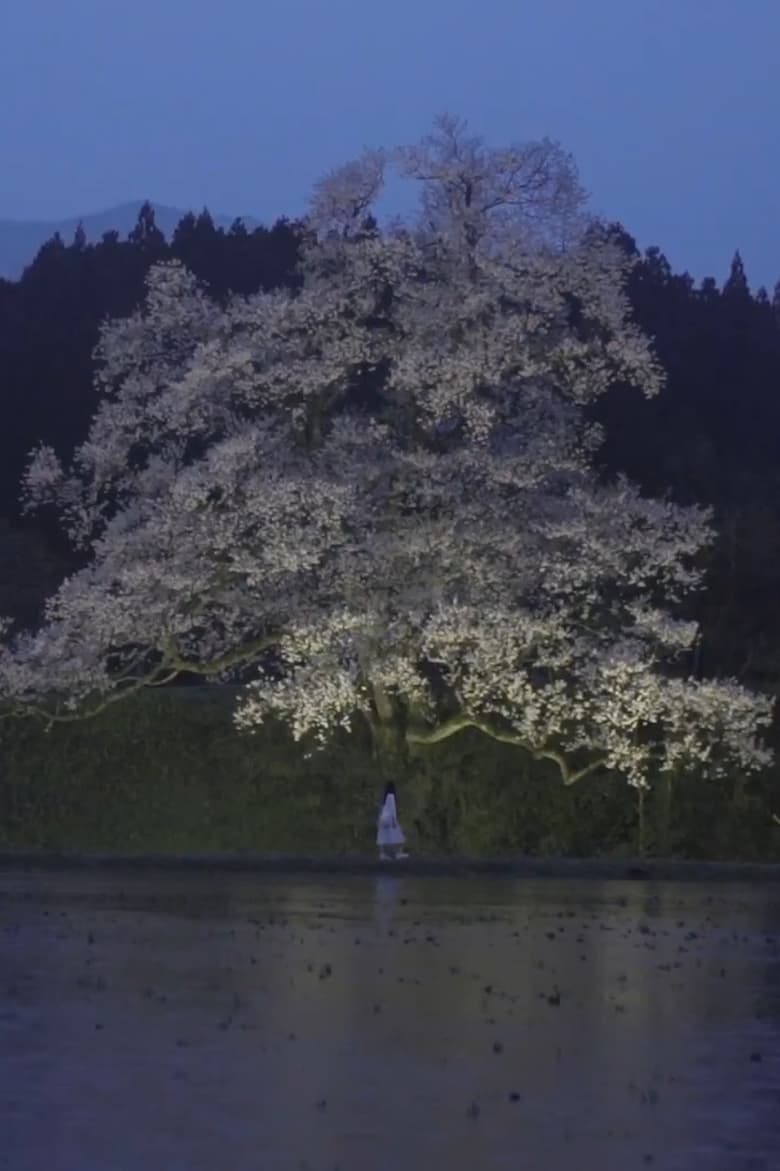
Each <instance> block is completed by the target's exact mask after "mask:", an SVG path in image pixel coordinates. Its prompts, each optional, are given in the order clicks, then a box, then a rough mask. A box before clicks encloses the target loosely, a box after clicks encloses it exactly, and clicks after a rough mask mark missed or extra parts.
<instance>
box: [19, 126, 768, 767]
mask: <svg viewBox="0 0 780 1171" xmlns="http://www.w3.org/2000/svg"><path fill="white" fill-rule="evenodd" d="M389 166H395V167H397V168H398V169H399V170H400V172H401V174H402V175H403V176H404V177H405V178H406V179H407V180H408V181H409V182H412V183H416V184H417V186H418V188H419V192H420V199H419V216H418V217H417V218H416V219H413V220H411V221H409V222H396V223H391V224H390V225H389V226H387V227H385V228H384V229H382V230H380V229H379V228H378V227H377V224H376V220H375V219H374V218H373V216H372V212H373V210H374V208H375V204H376V201H377V199H378V198H379V196H380V195H381V192H382V187H383V181H384V175H385V171H386V169H387V167H389ZM308 229H309V240H308V244H307V247H306V250H305V259H304V262H303V271H302V274H301V276H302V280H301V286H300V288H299V289H298V290H296V291H294V292H290V291H287V290H285V291H279V292H271V293H259V294H257V295H255V296H251V297H235V298H233V299H231V300H230V301H229V302H228V303H227V304H226V305H218V304H217V303H216V302H214V301H213V300H212V299H210V298H209V296H208V295H207V294H206V292H205V291H204V290H203V289H202V288H200V287H199V285H198V283H197V281H196V280H195V279H194V278H193V276H192V275H191V274H190V273H188V272H187V271H186V270H185V269H184V268H182V267H181V266H180V265H178V264H176V263H168V264H163V265H159V266H157V267H155V268H153V269H152V270H151V272H150V274H149V278H148V282H147V294H146V299H145V302H144V304H143V305H142V306H141V307H140V308H139V309H138V311H137V312H135V313H134V314H133V315H132V316H130V317H129V318H127V319H125V320H120V321H112V322H109V323H107V324H106V325H105V327H104V328H103V330H102V334H101V338H100V342H99V345H98V348H97V353H96V366H97V373H96V389H97V391H98V393H99V405H98V408H97V410H96V413H95V416H94V419H93V422H92V425H91V428H90V431H89V434H88V436H87V438H86V440H85V442H84V443H83V444H82V445H81V446H80V447H79V448H78V449H77V451H76V452H75V453H74V455H73V457H72V459H71V461H70V462H69V464H68V465H67V466H63V464H62V463H61V462H60V460H59V459H58V458H57V456H56V455H55V453H54V452H53V451H51V450H50V449H47V448H41V449H39V450H38V451H37V452H36V453H34V455H33V457H32V459H31V463H30V466H29V471H28V473H27V476H26V480H25V486H24V492H25V499H26V503H27V507H30V508H33V507H40V506H44V505H50V504H53V505H54V506H56V508H57V509H58V510H59V514H60V516H61V519H62V524H63V526H64V528H65V530H66V532H67V534H68V535H69V537H70V538H71V540H72V541H73V542H74V544H75V545H76V546H77V547H78V548H80V549H81V550H82V551H83V554H84V558H85V567H84V568H83V569H81V570H80V571H78V572H77V573H75V574H74V575H73V576H72V577H70V578H69V579H68V580H67V581H65V582H64V583H63V584H62V586H61V588H60V589H59V591H58V592H57V593H56V594H55V595H54V596H53V597H52V599H51V600H50V602H49V604H48V607H47V612H46V618H45V622H44V623H43V624H42V626H41V628H40V629H38V630H36V631H32V632H27V633H22V634H17V635H15V636H13V637H10V638H9V639H7V642H6V645H5V648H4V650H3V651H2V655H0V694H2V695H3V696H4V699H5V704H6V710H7V711H8V712H13V713H16V714H19V713H37V714H41V715H43V716H44V718H49V719H67V718H76V717H79V716H80V715H82V714H83V713H84V712H85V711H89V710H94V708H95V707H96V706H101V705H104V704H105V703H107V702H112V701H114V700H116V699H120V698H121V697H123V696H124V695H126V694H127V693H128V692H129V691H132V690H134V689H137V688H139V687H141V686H153V685H159V684H161V683H164V682H166V681H167V680H170V679H172V678H175V677H176V676H177V675H178V674H180V673H182V672H190V673H192V672H194V673H197V674H200V675H203V676H205V677H207V678H213V679H227V678H231V677H235V675H236V673H239V675H240V678H241V679H242V680H243V681H247V686H246V689H245V692H244V696H243V699H242V700H241V701H240V703H239V706H238V709H237V712H236V721H237V724H238V725H239V726H240V727H241V728H243V729H249V730H252V729H254V728H256V727H257V726H258V725H260V724H262V723H263V722H264V721H266V720H268V719H269V718H277V719H281V720H283V721H285V722H286V723H287V724H288V725H289V726H290V728H291V729H292V731H293V733H294V735H295V736H296V738H299V739H302V740H313V741H315V742H316V741H318V740H319V741H324V740H325V739H326V738H327V737H328V736H329V735H331V733H332V732H333V731H334V729H336V728H351V727H352V726H353V724H354V722H355V721H356V720H365V721H366V722H367V724H368V725H369V727H370V729H371V731H372V734H373V738H374V744H375V746H376V751H377V754H378V756H379V758H380V759H381V760H382V761H383V762H385V764H386V766H387V767H388V769H390V770H392V769H397V768H399V767H401V758H402V756H403V753H404V751H405V750H406V748H407V747H408V746H409V745H411V744H422V743H435V742H438V741H441V740H443V739H445V738H447V737H449V736H452V735H455V734H457V733H458V732H460V731H461V730H463V729H465V728H474V729H477V730H479V731H480V732H481V733H483V734H484V735H486V736H490V737H494V738H496V739H498V740H502V741H506V742H508V743H511V744H515V745H517V746H518V747H519V748H522V749H525V750H526V751H528V752H531V753H533V754H534V755H535V756H536V757H540V758H549V759H550V760H552V761H554V762H555V763H556V764H557V766H558V767H559V769H560V772H561V775H562V777H563V779H564V781H565V782H567V783H572V782H574V781H576V780H577V779H578V778H581V777H584V776H586V775H587V774H588V773H590V772H593V771H594V770H596V769H598V768H602V767H606V768H609V769H612V770H616V771H618V772H620V773H622V774H623V775H624V776H625V777H626V778H627V780H628V781H629V782H630V783H631V784H633V785H636V786H638V787H640V788H641V787H643V786H644V785H646V784H647V783H649V781H650V780H651V779H652V777H653V776H654V775H656V774H657V773H658V772H659V771H662V770H672V771H678V770H681V769H683V768H685V767H690V766H695V767H697V768H703V769H705V770H709V771H710V772H711V773H713V774H714V773H718V772H722V771H725V770H729V769H732V768H735V767H736V768H740V769H755V768H760V767H762V766H764V765H765V764H767V763H768V761H769V753H768V751H767V750H766V749H765V748H764V747H763V746H762V743H761V740H760V733H761V729H762V728H763V727H765V726H766V725H767V724H768V723H769V721H770V718H771V706H770V703H769V701H768V700H766V699H765V698H762V697H759V696H756V695H752V694H750V693H748V692H747V691H745V690H743V689H742V688H741V687H740V686H739V685H738V684H737V683H736V682H735V681H732V680H720V681H718V680H709V679H707V680H701V679H694V678H692V677H690V674H689V673H688V664H689V661H690V657H689V652H690V649H691V647H692V645H693V643H694V641H695V639H696V636H697V631H696V626H695V624H693V623H692V622H690V621H687V620H686V619H685V603H686V599H687V598H688V597H689V595H690V594H691V592H692V591H695V590H697V589H699V588H701V584H702V583H701V564H702V559H701V553H702V550H703V549H704V548H705V547H706V545H707V543H708V541H709V540H710V539H711V535H712V534H711V529H710V518H709V516H708V515H707V514H706V513H705V512H704V511H703V510H701V509H698V508H682V507H679V506H677V505H674V504H672V503H670V502H668V501H658V500H650V499H645V498H643V497H642V496H641V495H640V493H639V492H638V491H637V489H635V488H634V487H633V486H632V485H631V484H629V483H627V482H625V481H622V480H621V481H619V482H615V483H605V482H603V480H601V479H600V478H599V476H598V475H597V473H596V471H595V469H594V453H595V451H596V449H597V447H598V443H599V439H600V436H599V433H598V430H597V429H596V428H594V427H593V426H592V425H590V424H589V423H588V420H587V414H586V410H585V408H586V406H587V404H589V403H591V402H592V401H593V400H594V399H596V398H597V397H598V396H599V395H600V394H602V393H603V392H604V391H605V390H606V389H607V388H609V387H611V386H613V385H615V384H616V383H620V384H624V385H625V386H626V393H630V392H631V390H630V388H631V387H634V388H638V389H639V390H640V391H642V392H644V393H645V394H648V395H650V394H655V393H656V392H657V391H658V390H659V388H660V385H661V372H660V370H659V369H658V366H657V364H656V361H655V359H654V356H653V353H652V349H651V346H650V344H649V342H648V339H646V338H645V337H644V336H642V334H641V333H640V332H639V331H638V330H637V328H636V327H635V326H634V325H633V324H632V322H631V318H630V313H629V308H628V304H627V301H626V298H625V295H624V292H623V286H624V281H625V276H626V268H625V266H626V263H627V261H626V259H625V256H624V255H622V254H620V253H619V252H617V251H616V250H614V249H613V248H611V247H610V245H609V243H608V242H605V240H604V239H603V237H602V236H601V235H600V234H599V233H598V232H597V231H594V230H592V228H591V226H590V225H589V222H588V218H587V215H586V213H585V202H584V195H583V192H582V189H581V187H580V184H579V181H578V178H577V173H576V169H575V167H574V164H573V162H572V160H571V159H570V158H569V156H568V155H566V154H565V153H564V152H563V151H562V150H561V148H560V147H559V146H558V145H557V144H555V143H552V142H549V141H546V140H545V141H542V142H533V143H529V144H523V145H520V146H513V147H510V148H508V149H501V150H498V149H492V148H490V147H488V146H486V145H485V144H484V143H483V142H482V141H481V140H480V139H478V138H476V137H474V136H472V135H470V133H469V131H468V129H467V127H466V126H465V125H464V124H463V123H460V122H458V121H457V120H455V119H452V118H442V119H439V120H438V122H437V123H436V125H435V127H434V131H433V133H432V134H431V135H430V136H429V137H427V138H426V139H424V140H423V141H422V142H421V143H420V144H418V145H417V146H415V147H412V148H406V149H403V150H399V151H396V152H391V153H389V154H385V153H382V152H377V151H370V152H366V153H365V155H364V156H363V157H362V158H360V159H358V160H357V161H355V162H353V163H351V164H349V165H348V166H346V167H343V168H341V169H339V170H336V171H334V172H333V173H332V174H330V175H328V176H326V177H325V179H323V180H322V182H321V183H320V184H319V185H318V186H317V188H316V189H315V192H314V195H313V197H312V201H311V206H310V215H309V221H308Z"/></svg>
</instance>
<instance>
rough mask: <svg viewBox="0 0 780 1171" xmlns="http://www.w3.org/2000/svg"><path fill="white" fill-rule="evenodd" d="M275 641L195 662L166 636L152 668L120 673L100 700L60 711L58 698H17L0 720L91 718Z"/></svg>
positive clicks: (216, 670) (247, 657) (222, 667)
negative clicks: (48, 703)
mask: <svg viewBox="0 0 780 1171" xmlns="http://www.w3.org/2000/svg"><path fill="white" fill-rule="evenodd" d="M278 641H279V635H278V634H276V635H264V636H263V637H262V638H258V639H255V640H253V641H252V642H250V643H247V644H246V645H245V646H242V647H239V648H238V649H236V650H235V651H231V652H229V653H228V654H224V655H221V656H220V657H219V658H216V659H212V660H211V661H210V662H208V663H197V662H193V661H191V660H189V659H187V658H185V657H184V656H183V655H182V654H181V653H180V652H179V651H178V648H177V647H176V644H175V642H174V641H173V640H169V641H168V642H166V643H165V644H164V647H163V652H162V654H163V657H162V660H161V662H159V663H158V664H157V665H156V666H155V667H154V668H153V669H152V670H150V671H148V672H146V674H144V675H137V676H133V675H123V676H119V677H117V678H115V679H113V680H112V687H113V690H111V691H109V692H108V693H106V694H104V695H102V696H101V697H100V699H99V700H95V701H93V702H91V703H87V704H85V705H84V706H83V707H78V708H75V709H74V710H72V711H70V710H68V711H63V709H62V706H61V704H60V703H59V702H58V703H55V704H54V705H53V707H51V708H47V707H42V706H41V705H40V704H38V703H32V702H31V703H25V702H19V703H15V704H13V705H12V706H11V707H10V708H9V709H7V710H6V711H4V712H0V720H3V719H14V718H16V719H23V718H25V717H34V718H36V719H39V720H41V721H42V722H43V723H44V724H46V725H47V727H51V726H52V725H53V724H73V723H75V722H76V721H78V720H89V719H93V718H94V717H95V716H99V715H100V713H101V712H103V711H105V710H106V708H108V707H110V706H111V705H112V704H114V703H119V702H120V701H121V700H123V699H126V698H127V697H128V696H129V695H132V694H133V693H134V692H136V691H141V690H143V689H144V688H145V687H164V686H165V684H167V683H172V682H173V681H174V679H176V678H178V676H179V675H184V674H188V675H203V676H206V675H219V674H221V673H222V672H223V671H228V670H230V668H231V667H237V666H240V665H241V664H242V663H248V662H250V661H251V660H252V659H253V658H255V657H256V656H257V655H258V654H261V653H262V652H263V651H265V650H270V648H271V647H273V646H275V645H276V643H277V642H278Z"/></svg>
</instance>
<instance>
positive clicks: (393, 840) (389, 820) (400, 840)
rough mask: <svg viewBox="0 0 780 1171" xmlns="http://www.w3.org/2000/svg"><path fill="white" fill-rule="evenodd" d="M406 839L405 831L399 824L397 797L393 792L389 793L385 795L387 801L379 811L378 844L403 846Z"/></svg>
mask: <svg viewBox="0 0 780 1171" xmlns="http://www.w3.org/2000/svg"><path fill="white" fill-rule="evenodd" d="M405 841H406V838H405V837H404V831H403V830H402V829H401V827H400V825H399V824H398V812H397V810H396V805H395V797H394V796H393V794H392V793H388V794H387V796H386V797H385V803H384V805H383V806H382V808H381V810H380V812H379V820H378V822H377V827H376V844H377V845H378V846H402V845H403V844H404V842H405Z"/></svg>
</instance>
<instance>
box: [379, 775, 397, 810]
mask: <svg viewBox="0 0 780 1171" xmlns="http://www.w3.org/2000/svg"><path fill="white" fill-rule="evenodd" d="M391 793H392V795H393V796H394V797H395V781H388V782H387V784H386V785H385V791H384V794H383V796H382V805H383V806H384V803H385V801H386V800H387V798H388V797H389V796H390V794H391ZM395 806H396V809H397V808H398V798H397V797H395Z"/></svg>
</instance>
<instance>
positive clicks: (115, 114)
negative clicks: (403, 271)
mask: <svg viewBox="0 0 780 1171" xmlns="http://www.w3.org/2000/svg"><path fill="white" fill-rule="evenodd" d="M443 110H448V111H451V112H453V113H456V114H460V115H463V116H465V117H466V118H468V119H469V121H470V122H471V124H472V126H473V128H474V129H475V130H479V131H480V132H481V133H484V134H485V136H486V137H487V138H488V139H489V140H491V141H494V142H496V143H500V142H503V141H507V140H511V139H523V138H533V137H538V136H541V135H544V134H548V135H550V136H551V137H554V138H558V139H560V140H561V142H562V143H563V144H564V145H565V146H566V147H567V148H568V149H569V150H571V151H572V152H573V153H574V155H575V157H576V158H577V161H578V163H579V166H580V169H581V172H582V176H583V180H584V182H585V184H586V186H587V188H588V189H589V191H590V192H591V194H592V205H593V207H594V209H595V210H597V211H599V212H601V213H603V214H605V215H607V216H609V217H610V218H615V219H620V220H621V221H622V222H623V223H624V224H625V225H626V227H627V228H628V229H629V230H630V231H631V232H632V233H633V234H634V235H635V236H636V237H637V238H638V240H639V242H640V244H642V245H647V244H658V245H660V246H661V247H662V248H663V249H664V251H665V252H666V253H667V255H668V256H669V258H670V260H671V261H672V263H673V264H674V265H675V266H676V267H681V268H682V267H687V268H688V269H689V270H690V271H691V272H692V273H693V274H694V275H695V276H696V277H701V276H704V275H707V274H712V275H715V276H717V277H718V278H719V279H720V278H722V277H723V276H725V274H726V272H727V269H728V264H729V261H730V258H731V254H732V253H733V251H734V249H735V248H737V247H738V248H740V249H741V251H742V254H743V256H744V258H745V262H746V266H747V271H748V276H749V278H750V279H751V283H752V284H753V285H754V286H755V285H757V284H759V283H762V282H763V283H766V284H768V285H770V286H771V285H772V284H774V282H775V281H776V280H777V279H780V201H778V192H779V191H780V0H393V2H392V3H387V4H383V5H379V4H377V3H372V2H371V0H363V2H362V3H358V0H220V2H219V3H213V2H206V0H23V2H22V0H0V174H1V175H2V182H1V183H0V218H4V217H8V218H16V219H37V218H46V219H49V218H59V217H64V216H69V215H72V214H80V213H85V214H86V213H89V212H92V211H97V210H100V209H102V208H105V207H107V206H109V205H112V204H116V203H121V202H124V201H126V200H128V199H134V198H137V197H138V198H142V197H147V196H148V197H149V198H152V199H154V200H157V201H159V202H161V203H169V204H174V205H177V206H182V207H190V206H194V207H195V208H196V209H199V208H200V207H201V206H203V205H204V204H205V205H208V207H209V208H210V209H211V210H212V211H214V212H225V213H229V214H245V215H257V216H259V217H260V218H262V219H272V218H274V217H275V216H277V215H280V214H284V213H288V214H291V215H294V214H296V213H299V212H300V211H301V210H302V209H303V206H304V203H305V199H306V194H307V191H308V189H309V187H310V185H311V183H312V181H313V180H314V179H315V178H316V177H317V176H318V175H319V174H321V173H322V171H323V170H326V169H328V168H329V167H331V166H333V165H335V164H336V163H338V162H340V161H344V160H346V159H347V158H349V157H351V156H352V155H354V154H355V153H356V152H357V151H359V150H360V148H361V147H362V146H363V145H364V144H365V145H394V144H396V143H398V142H407V141H412V140H414V139H416V138H418V137H419V136H420V135H421V134H422V133H423V132H424V131H425V130H427V128H428V126H429V124H430V121H431V119H432V118H433V116H434V115H435V114H436V113H438V112H440V111H443Z"/></svg>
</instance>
